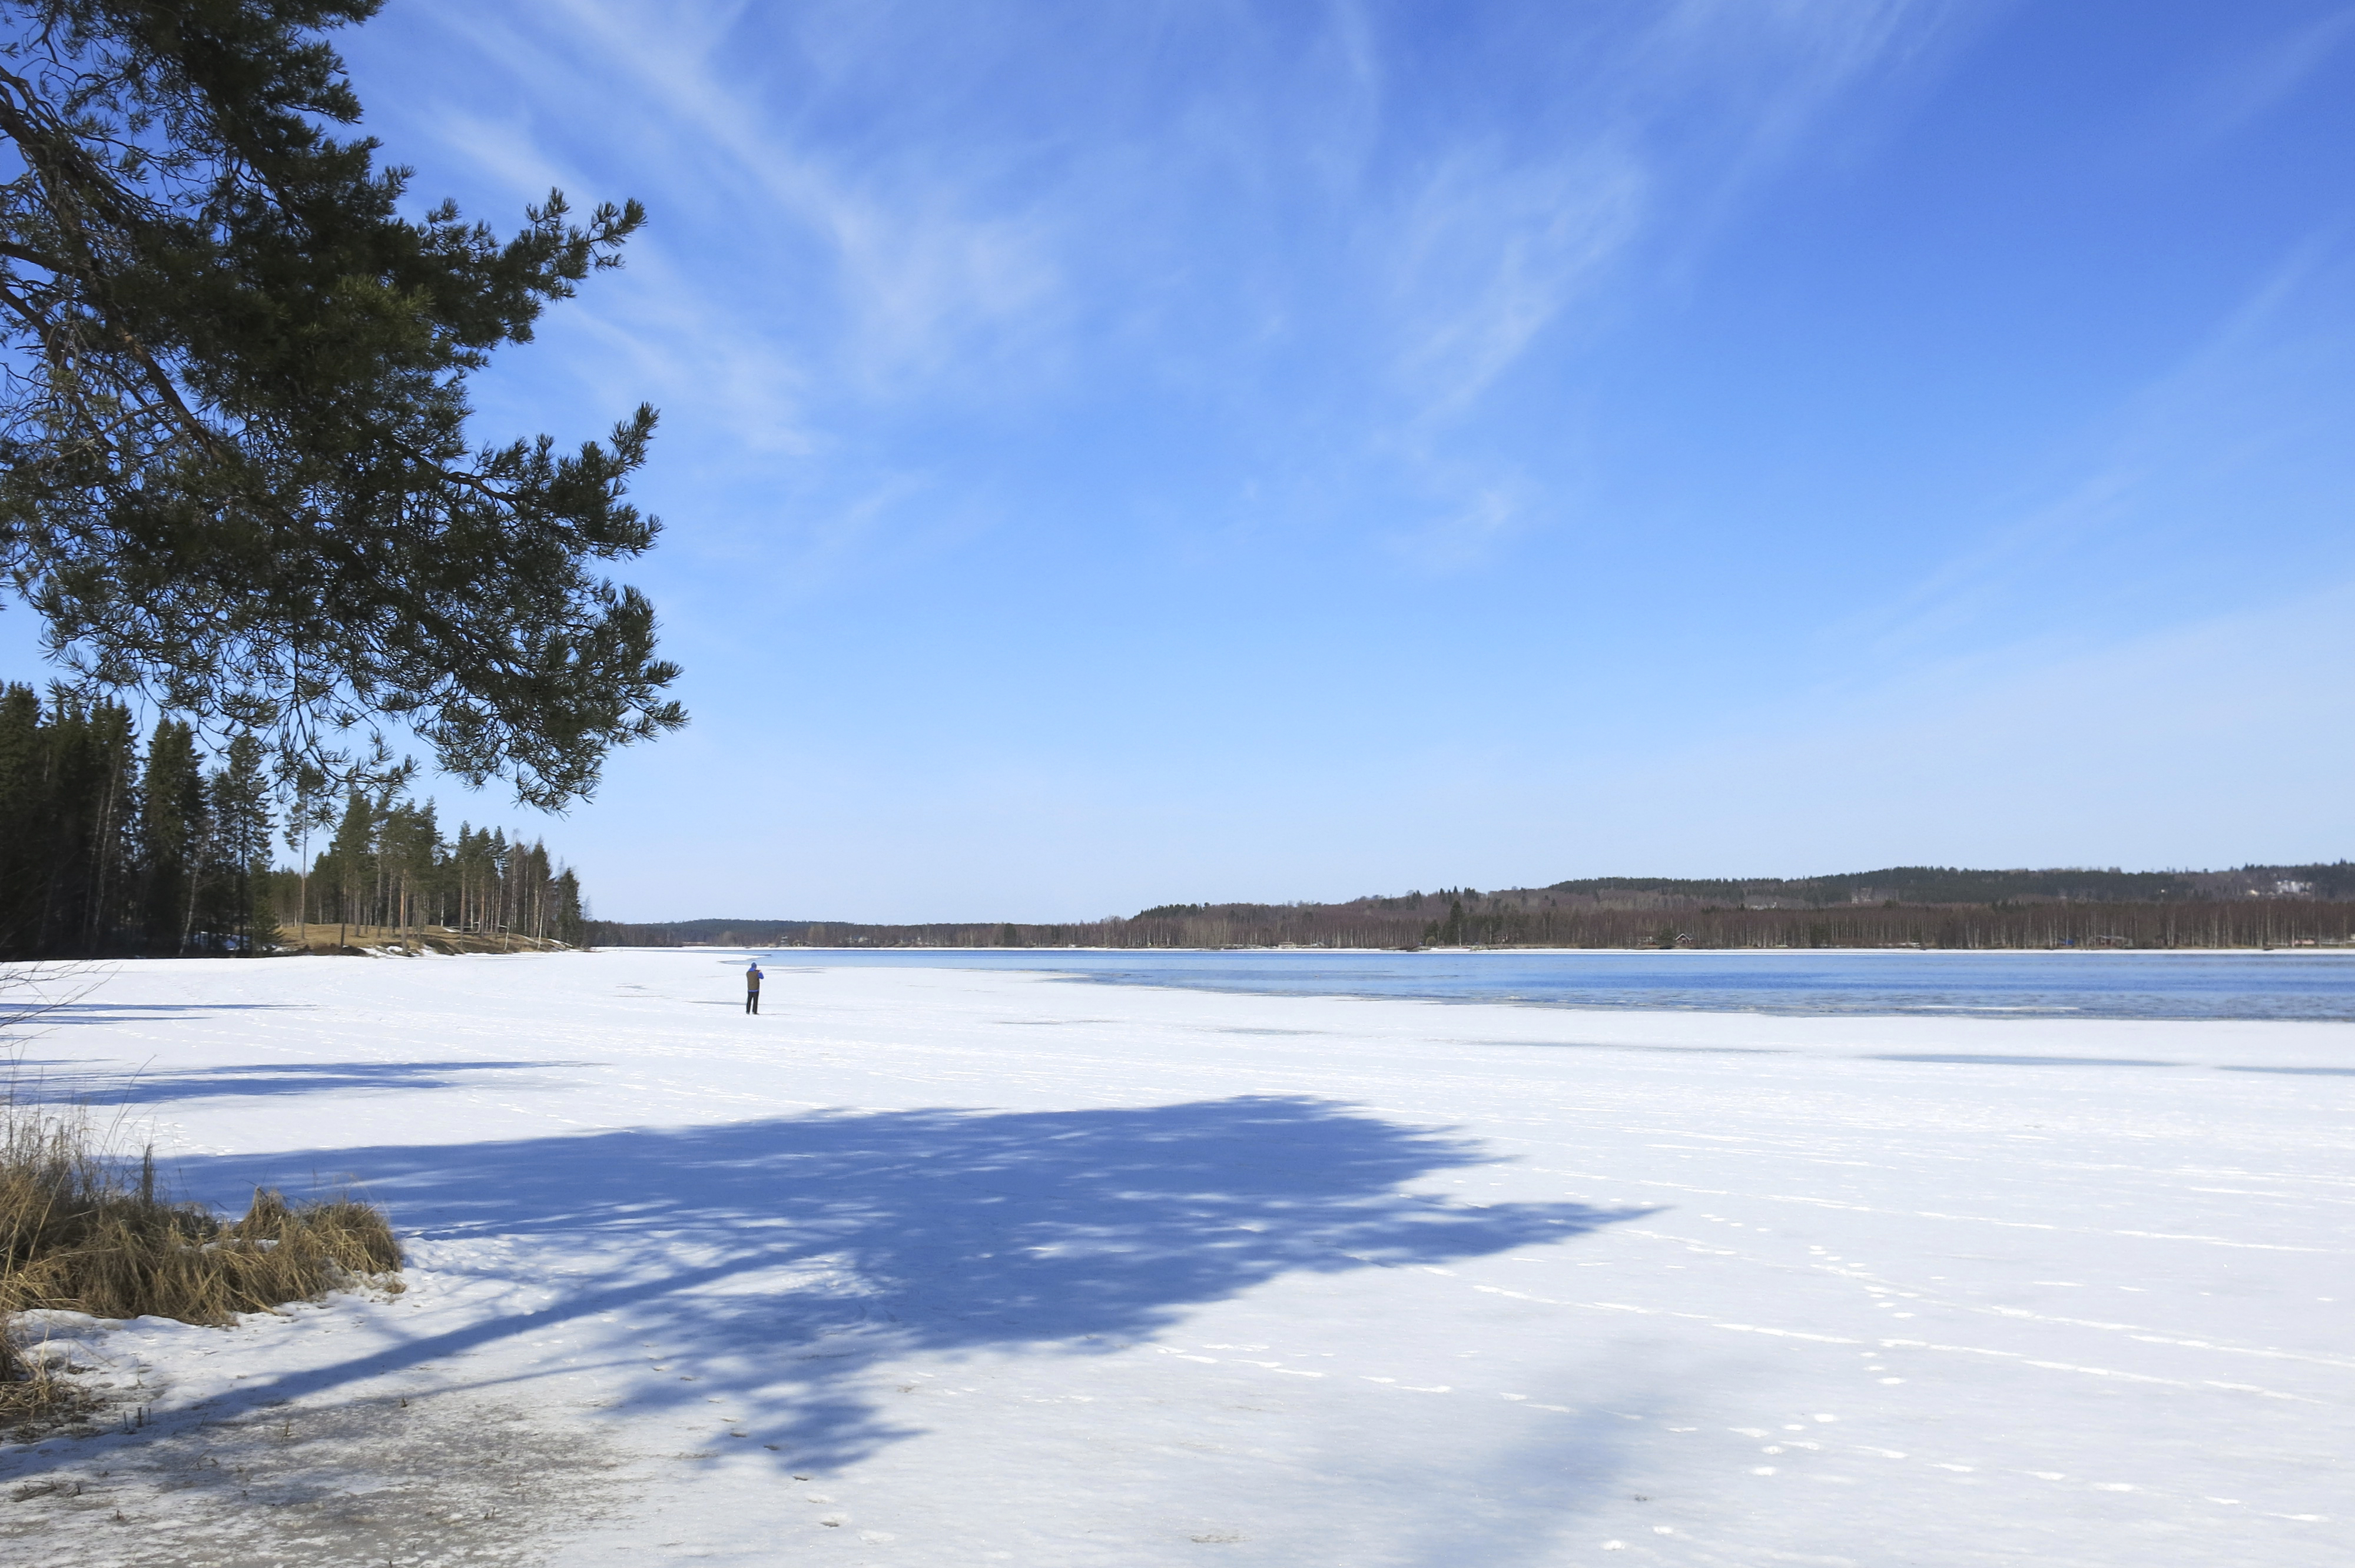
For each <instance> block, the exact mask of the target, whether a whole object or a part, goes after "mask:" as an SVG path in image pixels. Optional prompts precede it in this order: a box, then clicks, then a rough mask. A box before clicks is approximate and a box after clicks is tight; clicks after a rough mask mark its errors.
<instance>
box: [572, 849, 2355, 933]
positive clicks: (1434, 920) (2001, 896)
mask: <svg viewBox="0 0 2355 1568" xmlns="http://www.w3.org/2000/svg"><path fill="white" fill-rule="evenodd" d="M1971 895H1983V896H1971ZM589 939H590V940H591V941H593V942H597V943H601V944H612V945H616V946H638V947H671V946H677V945H680V944H683V943H709V944H712V945H715V946H729V947H771V948H786V947H812V948H816V947H895V948H1049V947H1103V948H1245V947H1248V948H1273V947H1306V948H1422V947H1545V948H1645V947H1653V948H1657V947H1691V948H1913V947H1918V948H2269V947H2295V946H2304V945H2309V944H2316V945H2334V946H2335V945H2344V944H2347V943H2350V941H2355V863H2348V862H2345V861H2339V862H2336V863H2330V864H2316V865H2299V866H2244V867H2242V868H2240V869H2238V870H2235V871H2225V872H2167V873H2158V872H2120V871H2083V870H2057V871H1969V870H1962V869H1953V868H1942V867H1919V866H1915V867H1898V868H1894V869H1891V870H1888V871H1878V872H1867V873H1861V874H1857V875H1854V876H1838V877H1815V878H1806V879H1798V880H1780V879H1761V880H1755V881H1749V882H1736V881H1724V882H1702V881H1678V880H1671V879H1655V880H1645V879H1639V878H1625V877H1614V878H1594V879H1588V880H1582V881H1573V882H1563V883H1557V884H1554V885H1551V886H1550V887H1540V888H1511V889H1507V890H1504V891H1499V892H1490V893H1482V892H1481V891H1479V890H1478V889H1477V888H1472V887H1457V888H1443V889H1440V890H1439V891H1437V892H1435V893H1423V892H1419V891H1418V892H1412V893H1407V894H1403V895H1399V896H1396V897H1369V898H1360V899H1354V900H1351V901H1350V902H1348V903H1346V904H1275V905H1271V904H1168V905H1160V906H1156V907H1154V908H1151V909H1146V910H1143V911H1141V912H1140V913H1138V914H1137V915H1135V916H1132V917H1128V918H1118V917H1115V918H1111V919H1105V920H1094V921H1080V922H1072V923H1068V924H1062V925H1028V924H1007V923H1003V922H1000V923H996V924H959V923H943V924H937V925H922V926H886V925H864V924H859V923H856V922H849V921H814V920H683V921H674V922H670V923H667V924H661V925H635V926H633V925H622V924H615V923H609V922H603V921H594V922H591V925H590V927H589Z"/></svg>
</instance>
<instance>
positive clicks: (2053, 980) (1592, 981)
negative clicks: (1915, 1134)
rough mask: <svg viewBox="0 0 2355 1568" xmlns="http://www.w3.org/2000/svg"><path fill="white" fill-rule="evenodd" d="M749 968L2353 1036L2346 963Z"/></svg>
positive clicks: (783, 962)
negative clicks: (2315, 1025) (2344, 1024)
mask: <svg viewBox="0 0 2355 1568" xmlns="http://www.w3.org/2000/svg"><path fill="white" fill-rule="evenodd" d="M750 950H751V951H753V952H757V953H758V955H759V956H760V958H761V959H762V962H763V963H773V964H775V965H779V966H791V965H794V964H858V965H896V966H903V967H910V968H921V969H1029V970H1046V971H1048V972H1050V973H1054V974H1060V975H1067V976H1069V977H1071V979H1073V980H1083V981H1087V982H1091V983H1095V984H1104V985H1164V986H1184V987H1189V988H1193V989H1196V990H1203V991H1245V992H1256V993H1269V994H1277V995H1286V996H1369V997H1413V998H1418V999H1420V1000H1423V1001H1483V1002H1518V1003H1521V1004H1523V1005H1527V1006H1531V1007H1629V1008H1685V1009H1694V1010H1700V1011H1705V1012H1780V1013H1801V1014H1807V1013H1946V1014H1966V1015H1967V1014H1982V1015H1991V1016H2005V1015H2009V1016H2013V1017H2044V1018H2266V1019H2309V1020H2334V1021H2355V952H2342V951H2331V952H2321V951H2316V950H2313V949H2290V950H2286V951H2278V952H2269V953H2253V952H2232V953H2185V952H2171V953H2117V952H2051V953H1923V952H1885V953H1883V952H1863V953H1859V952H1828V953H1814V952H1770V953H1728V952H1662V953H1627V952H1592V953H1589V952H1511V951H1498V952H1442V953H1354V952H1353V953H1333V952H1315V951H1254V952H1201V951H1166V952H1141V951H1135V950H1128V951H1105V950H1102V949H1095V950H1087V949H1080V950H1071V949H1061V948H927V949H916V950H911V949H907V948H899V949H871V948H870V949H862V948H778V949H775V950H773V951H772V950H767V949H750Z"/></svg>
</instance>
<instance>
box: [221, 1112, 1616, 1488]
mask: <svg viewBox="0 0 2355 1568" xmlns="http://www.w3.org/2000/svg"><path fill="white" fill-rule="evenodd" d="M1494 1158H1495V1157H1493V1156H1490V1155H1488V1154H1487V1153H1485V1152H1483V1150H1481V1149H1480V1147H1479V1146H1478V1145H1477V1144H1476V1143H1474V1142H1472V1141H1470V1140H1468V1139H1463V1138H1459V1137H1455V1136H1452V1135H1449V1134H1445V1133H1439V1132H1430V1131H1421V1130H1416V1129H1414V1128H1403V1127H1400V1126H1397V1125H1394V1124H1393V1123H1391V1122H1389V1121H1385V1120H1381V1119H1379V1118H1375V1117H1373V1116H1369V1115H1365V1114H1362V1113H1359V1112H1357V1111H1354V1110H1352V1109H1350V1108H1348V1107H1343V1106H1338V1105H1335V1104H1333V1103H1331V1102H1328V1101H1323V1100H1317V1099H1313V1098H1307V1097H1243V1098H1236V1099H1224V1100H1210V1101H1199V1102H1195V1103H1191V1104H1184V1105H1167V1106H1154V1107H1143V1108H1133V1109H1103V1110H1070V1111H1047V1112H1030V1113H976V1112H964V1111H953V1110H918V1111H890V1112H861V1113H835V1114H822V1115H813V1116H807V1117H795V1118H776V1119H770V1120H762V1121H754V1122H741V1123H735V1124H731V1125H727V1126H720V1127H712V1128H687V1129H677V1130H647V1129H630V1130H623V1131H613V1132H603V1133H596V1134H589V1135H582V1136H576V1137H559V1138H548V1139H528V1140H522V1141H515V1142H506V1143H481V1144H464V1145H456V1146H440V1147H426V1148H378V1149H370V1150H336V1151H333V1152H329V1153H323V1154H319V1155H315V1156H314V1155H309V1154H287V1155H282V1156H279V1157H276V1158H275V1159H274V1160H272V1161H271V1165H272V1167H273V1168H274V1169H280V1170H283V1169H333V1170H336V1171H350V1172H351V1173H352V1174H353V1175H354V1176H356V1177H357V1178H359V1179H360V1180H362V1181H365V1183H366V1187H367V1191H368V1193H369V1195H370V1196H372V1197H373V1198H375V1199H376V1200H378V1202H383V1203H385V1204H386V1205H387V1206H388V1207H389V1209H390V1210H391V1212H392V1214H393V1217H394V1221H395V1224H396V1225H397V1227H398V1228H399V1229H400V1231H401V1232H402V1234H416V1233H418V1232H420V1231H421V1232H422V1233H423V1234H424V1236H425V1237H427V1238H428V1239H441V1238H463V1237H465V1236H469V1235H489V1236H515V1237H523V1238H530V1237H544V1238H548V1239H549V1241H551V1242H554V1243H557V1244H558V1245H561V1246H562V1247H563V1248H564V1251H565V1253H566V1256H565V1257H564V1259H563V1264H564V1266H565V1267H566V1268H568V1269H573V1268H584V1267H585V1268H590V1269H593V1268H595V1267H596V1266H597V1263H596V1261H595V1260H597V1259H599V1258H601V1257H602V1259H604V1260H606V1262H607V1266H609V1268H610V1272H608V1273H606V1274H604V1275H598V1274H596V1273H593V1272H591V1273H586V1274H581V1275H571V1276H568V1277H553V1278H546V1277H543V1278H532V1279H527V1281H525V1282H526V1283H527V1284H532V1285H538V1286H545V1287H550V1288H553V1289H556V1290H558V1291H559V1293H560V1294H559V1298H558V1299H557V1300H556V1301H554V1302H552V1303H551V1304H550V1305H549V1306H548V1307H546V1308H541V1309H538V1310H536V1311H534V1312H532V1313H530V1314H529V1315H528V1316H521V1317H514V1318H506V1319H495V1320H492V1321H487V1322H483V1323H479V1324H475V1325H473V1326H469V1327H465V1328H461V1329H455V1330H448V1331H446V1332H443V1333H441V1334H438V1335H434V1336H432V1337H429V1338H422V1339H419V1340H413V1341H411V1342H410V1343H407V1344H404V1345H402V1346H400V1348H398V1349H395V1350H390V1351H381V1352H379V1353H376V1354H372V1355H368V1356H365V1357H361V1358H358V1359H356V1360H354V1361H348V1362H346V1363H344V1364H341V1365H339V1366H336V1367H334V1368H331V1369H325V1370H322V1371H319V1372H307V1373H292V1374H288V1375H285V1376H282V1377H278V1378H274V1379H262V1378H256V1379H254V1380H253V1382H252V1383H249V1384H247V1385H245V1387H244V1388H242V1389H241V1390H240V1393H238V1394H236V1395H233V1396H230V1399H229V1400H227V1401H224V1402H223V1403H224V1404H229V1403H234V1404H238V1405H240V1406H249V1405H252V1404H265V1403H272V1402H276V1401H280V1400H284V1399H288V1398H293V1397H298V1396H301V1395H304V1394H309V1393H319V1392H323V1391H325V1390H328V1389H331V1388H334V1387H336V1386H337V1385H340V1384H344V1383H350V1382H352V1381H355V1380H357V1379H361V1378H367V1377H374V1376H378V1375H380V1374H383V1373H387V1372H398V1371H400V1370H402V1369H404V1368H407V1367H412V1366H416V1365H418V1364H420V1363H422V1362H427V1361H432V1362H437V1363H441V1364H444V1365H447V1364H449V1363H448V1362H447V1361H446V1358H449V1357H453V1356H455V1355H459V1354H461V1353H463V1352H464V1351H467V1350H469V1349H471V1348H473V1347H474V1346H478V1345H484V1344H487V1343H491V1342H494V1341H496V1340H502V1339H506V1338H508V1337H511V1336H515V1335H518V1334H524V1333H535V1334H538V1333H544V1332H546V1331H548V1330H549V1329H550V1328H551V1326H552V1325H556V1324H559V1323H562V1322H564V1321H566V1320H568V1319H573V1320H577V1319H593V1318H595V1317H598V1316H600V1315H602V1314H606V1313H614V1314H617V1315H618V1316H619V1318H620V1319H622V1320H623V1322H624V1323H627V1324H629V1325H631V1326H632V1327H633V1329H634V1330H635V1331H634V1332H632V1333H630V1334H628V1335H626V1336H623V1335H621V1334H619V1333H618V1332H617V1333H616V1339H617V1340H626V1341H627V1344H628V1349H629V1351H631V1352H632V1355H631V1360H632V1361H636V1357H637V1354H639V1353H640V1352H639V1347H638V1345H637V1341H638V1340H642V1339H646V1338H654V1339H655V1340H656V1341H657V1343H658V1345H659V1346H660V1347H661V1348H662V1349H663V1351H665V1352H666V1358H667V1359H666V1360H665V1361H664V1363H663V1364H664V1365H665V1366H666V1367H668V1368H669V1371H668V1372H666V1373H665V1374H662V1375H661V1376H659V1377H657V1376H653V1375H646V1374H648V1373H649V1372H650V1369H648V1368H646V1367H645V1366H644V1365H643V1364H639V1365H638V1366H637V1368H636V1371H637V1372H638V1373H639V1374H641V1375H639V1376H638V1377H637V1378H635V1379H634V1381H633V1382H632V1386H631V1389H630V1395H629V1400H628V1405H627V1409H628V1410H630V1411H645V1410H648V1409H650V1408H659V1407H666V1406H667V1407H693V1408H696V1409H698V1410H704V1409H708V1408H710V1406H709V1401H710V1399H711V1397H712V1396H714V1395H719V1396H722V1398H723V1401H724V1403H722V1404H719V1405H718V1406H717V1407H716V1408H717V1412H726V1413H734V1412H737V1411H742V1412H744V1413H746V1414H751V1413H752V1412H753V1411H755V1410H759V1411H761V1412H762V1413H763V1414H762V1415H760V1416H758V1417H755V1418H754V1420H753V1422H752V1424H751V1425H743V1424H741V1423H738V1424H733V1429H734V1430H737V1431H741V1432H743V1433H745V1434H747V1435H748V1436H749V1438H750V1439H752V1440H756V1441H762V1442H766V1443H770V1444H774V1445H777V1446H779V1448H780V1450H781V1452H780V1453H779V1455H778V1458H779V1460H780V1462H781V1463H790V1464H792V1465H794V1466H795V1467H804V1466H808V1465H822V1466H823V1465H838V1464H841V1463H844V1462H846V1461H847V1460H850V1459H854V1458H856V1457H859V1456H860V1455H862V1454H864V1453H867V1452H869V1451H871V1450H872V1449H873V1448H875V1447H876V1446H878V1445H879V1444H881V1443H883V1442H885V1441H888V1440H890V1439H891V1438H893V1437H895V1436H903V1435H906V1431H907V1429H905V1428H901V1427H899V1426H897V1425H895V1424H894V1423H892V1422H890V1421H889V1420H888V1419H886V1418H885V1417H884V1416H883V1415H882V1414H881V1412H880V1411H879V1409H878V1407H877V1396H879V1395H880V1394H881V1393H884V1392H885V1391H884V1390H882V1389H881V1388H880V1387H879V1386H875V1378H874V1377H873V1376H872V1375H871V1369H873V1368H874V1366H875V1363H876V1362H878V1361H883V1360H887V1359H890V1358H896V1357H900V1356H905V1355H910V1354H920V1353H926V1352H931V1353H942V1352H947V1353H952V1354H954V1353H955V1352H958V1351H1003V1350H1012V1349H1018V1348H1022V1347H1032V1348H1052V1349H1054V1350H1057V1351H1065V1352H1071V1353H1089V1352H1102V1351H1113V1350H1116V1349H1119V1348H1122V1347H1123V1346H1124V1345H1126V1344H1129V1343H1133V1342H1135V1341H1136V1340H1142V1339H1147V1338H1150V1337H1151V1336H1153V1335H1155V1334H1156V1333H1158V1332H1160V1331H1161V1330H1165V1329H1167V1328H1168V1327H1170V1326H1171V1325H1173V1324H1175V1323H1177V1322H1178V1321H1180V1320H1181V1319H1183V1318H1184V1317H1185V1316H1186V1314H1187V1313H1188V1311H1189V1310H1190V1309H1192V1308H1198V1307H1200V1306H1202V1305H1204V1304H1207V1303H1209V1302H1213V1301H1219V1300H1222V1299H1225V1298H1230V1297H1232V1296H1235V1295H1237V1294H1239V1293H1241V1292H1243V1291H1246V1290H1249V1289H1251V1288H1252V1287H1255V1286H1258V1285H1261V1284H1263V1283H1265V1282H1267V1281H1269V1280H1272V1279H1274V1278H1276V1277H1279V1276H1282V1275H1285V1274H1290V1273H1296V1272H1304V1271H1305V1272H1309V1273H1320V1274H1330V1273H1338V1272H1342V1271H1345V1270H1349V1269H1357V1268H1366V1267H1377V1266H1399V1265H1405V1264H1419V1263H1440V1262H1444V1261H1446V1260H1449V1259H1456V1258H1463V1257H1468V1256H1478V1255H1487V1254H1492V1253H1499V1252H1504V1251H1508V1250H1509V1249H1512V1248H1515V1247H1521V1246H1527V1245H1531V1244H1533V1243H1540V1242H1555V1241H1561V1240H1564V1239H1567V1238H1569V1237H1572V1236H1575V1235H1578V1234H1582V1233H1584V1232H1587V1231H1591V1230H1593V1229H1594V1228H1596V1227H1597V1226H1600V1225H1603V1224H1610V1223H1613V1222H1614V1221H1619V1220H1625V1219H1631V1218H1635V1217H1636V1216H1637V1215H1638V1214H1641V1213H1649V1212H1650V1211H1648V1210H1599V1209H1593V1208H1587V1207H1584V1206H1582V1205H1579V1204H1576V1203H1564V1202H1552V1203H1497V1204H1494V1205H1489V1206H1482V1207H1475V1206H1470V1205H1465V1204H1458V1203H1454V1202H1446V1201H1444V1200H1441V1199H1436V1198H1431V1197H1423V1196H1417V1195H1413V1194H1410V1193H1408V1192H1402V1191H1401V1184H1402V1183H1405V1182H1409V1181H1414V1180H1416V1179H1418V1178H1422V1177H1425V1176H1429V1175H1431V1174H1433V1173H1434V1172H1439V1171H1455V1170H1462V1169H1465V1168H1466V1167H1471V1166H1477V1165H1483V1164H1487V1163H1491V1162H1493V1160H1494ZM271 1173H272V1172H271V1171H265V1170H257V1169H256V1167H255V1161H254V1160H252V1159H251V1157H239V1158H219V1159H210V1160H190V1161H188V1162H187V1163H186V1167H185V1168H184V1171H183V1174H184V1176H185V1177H186V1178H187V1179H188V1180H189V1181H191V1182H192V1183H193V1184H194V1186H195V1187H196V1189H197V1191H199V1192H205V1191H207V1190H208V1189H209V1188H211V1187H214V1186H218V1187H220V1188H222V1189H223V1195H224V1196H226V1195H229V1192H228V1190H229V1187H230V1186H231V1185H232V1184H233V1183H235V1184H241V1183H245V1182H249V1181H254V1180H257V1179H267V1178H268V1176H269V1175H270V1174H271ZM240 1191H242V1187H241V1186H240ZM527 1255H528V1253H527ZM683 1375H691V1376H692V1377H693V1378H694V1379H695V1381H693V1382H685V1381H680V1378H681V1377H682V1376H683ZM755 1391H762V1392H759V1393H755ZM740 1398H741V1399H742V1400H743V1401H744V1403H741V1404H739V1403H735V1401H736V1400H737V1399H740ZM216 1418H218V1417H216ZM716 1420H717V1416H716V1414H715V1422H716ZM712 1438H713V1440H714V1441H717V1442H719V1443H723V1444H726V1443H730V1441H731V1440H730V1439H729V1438H727V1437H724V1436H720V1435H719V1429H718V1428H717V1427H716V1426H715V1430H714V1432H713V1433H712ZM748 1446H749V1444H748Z"/></svg>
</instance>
